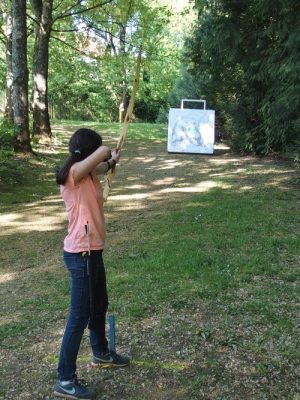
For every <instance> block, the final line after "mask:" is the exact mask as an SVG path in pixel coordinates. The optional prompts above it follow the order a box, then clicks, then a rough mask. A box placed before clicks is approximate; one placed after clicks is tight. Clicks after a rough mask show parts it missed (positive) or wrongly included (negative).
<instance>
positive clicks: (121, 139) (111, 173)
mask: <svg viewBox="0 0 300 400" xmlns="http://www.w3.org/2000/svg"><path fill="white" fill-rule="evenodd" d="M141 61H142V51H141V50H140V51H139V54H138V58H137V63H136V69H135V78H134V84H133V89H132V94H131V97H130V101H129V105H128V108H127V111H126V115H125V119H124V123H123V127H122V131H121V134H120V137H119V140H118V143H117V149H118V150H121V148H122V146H123V143H124V140H125V137H126V135H127V132H128V128H129V124H130V121H131V117H132V112H133V107H134V102H135V97H136V94H137V91H138V86H139V80H140V70H141ZM115 175H116V167H114V168H113V169H111V170H109V171H108V172H107V174H106V178H105V182H104V188H103V199H104V201H107V198H108V194H109V192H110V189H111V185H112V181H113V179H114V177H115Z"/></svg>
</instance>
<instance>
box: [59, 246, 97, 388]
mask: <svg viewBox="0 0 300 400" xmlns="http://www.w3.org/2000/svg"><path fill="white" fill-rule="evenodd" d="M64 261H65V264H66V266H67V268H68V270H69V272H70V274H71V308H70V314H69V319H68V322H67V326H66V329H65V333H64V337H63V341H62V345H61V351H60V359H59V364H58V379H59V380H60V381H68V380H71V379H73V378H74V376H75V372H76V360H77V355H78V351H79V346H80V343H81V339H82V335H83V332H84V329H85V328H86V326H87V323H88V319H89V315H90V308H89V281H88V275H87V264H86V258H85V257H83V256H82V255H81V253H67V252H65V253H64Z"/></svg>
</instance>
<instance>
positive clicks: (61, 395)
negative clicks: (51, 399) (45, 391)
mask: <svg viewBox="0 0 300 400" xmlns="http://www.w3.org/2000/svg"><path fill="white" fill-rule="evenodd" d="M53 394H54V396H57V397H62V398H64V399H73V400H78V399H79V397H75V396H72V395H71V394H67V393H60V392H56V391H55V390H54V392H53ZM84 400H93V398H92V397H89V398H86V399H84Z"/></svg>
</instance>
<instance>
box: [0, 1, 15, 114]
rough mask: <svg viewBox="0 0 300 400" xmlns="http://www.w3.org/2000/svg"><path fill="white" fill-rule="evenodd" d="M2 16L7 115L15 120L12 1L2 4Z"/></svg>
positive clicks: (0, 34)
mask: <svg viewBox="0 0 300 400" xmlns="http://www.w3.org/2000/svg"><path fill="white" fill-rule="evenodd" d="M0 16H1V19H2V28H1V29H0V40H1V41H2V43H3V44H4V47H5V64H6V106H5V115H6V117H7V118H8V119H9V120H11V121H12V120H13V102H12V14H11V3H10V1H6V0H3V1H2V2H1V3H0Z"/></svg>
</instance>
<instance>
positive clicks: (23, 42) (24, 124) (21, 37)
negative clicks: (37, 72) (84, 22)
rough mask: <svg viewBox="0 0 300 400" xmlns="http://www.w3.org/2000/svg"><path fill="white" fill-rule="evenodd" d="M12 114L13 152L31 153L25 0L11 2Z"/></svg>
mask: <svg viewBox="0 0 300 400" xmlns="http://www.w3.org/2000/svg"><path fill="white" fill-rule="evenodd" d="M11 7H12V72H13V113H14V117H13V120H14V126H15V131H16V136H15V143H14V148H15V151H24V152H32V148H31V144H30V135H29V117H28V68H27V29H26V0H12V2H11Z"/></svg>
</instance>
